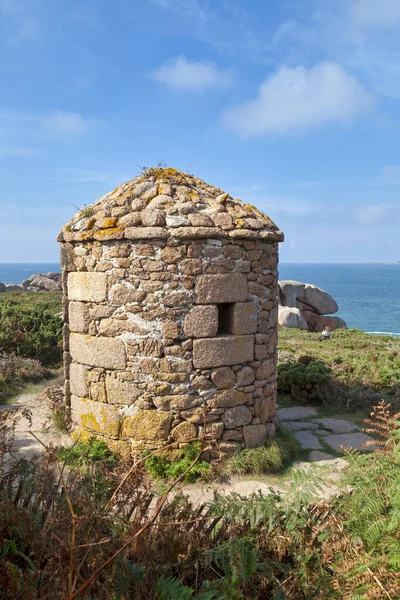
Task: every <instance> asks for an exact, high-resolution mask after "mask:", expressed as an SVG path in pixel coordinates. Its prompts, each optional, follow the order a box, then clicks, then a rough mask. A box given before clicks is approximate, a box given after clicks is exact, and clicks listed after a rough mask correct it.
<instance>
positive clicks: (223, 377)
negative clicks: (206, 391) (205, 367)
mask: <svg viewBox="0 0 400 600" xmlns="http://www.w3.org/2000/svg"><path fill="white" fill-rule="evenodd" d="M211 380H212V382H213V384H214V385H215V386H217V388H219V389H226V388H230V387H232V386H234V385H235V381H236V378H235V373H234V372H233V371H232V369H231V368H230V367H220V368H219V369H214V371H213V372H212V373H211Z"/></svg>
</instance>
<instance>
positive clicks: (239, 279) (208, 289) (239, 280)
mask: <svg viewBox="0 0 400 600" xmlns="http://www.w3.org/2000/svg"><path fill="white" fill-rule="evenodd" d="M247 295H248V291H247V279H246V276H245V275H243V273H226V274H216V275H200V276H199V277H198V279H197V282H196V287H195V301H196V303H197V304H220V303H228V302H245V301H246V300H247Z"/></svg>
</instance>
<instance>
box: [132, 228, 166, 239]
mask: <svg viewBox="0 0 400 600" xmlns="http://www.w3.org/2000/svg"><path fill="white" fill-rule="evenodd" d="M125 237H126V238H127V239H128V240H156V239H158V240H166V239H167V238H168V237H169V233H168V230H167V229H165V228H164V227H127V228H126V229H125Z"/></svg>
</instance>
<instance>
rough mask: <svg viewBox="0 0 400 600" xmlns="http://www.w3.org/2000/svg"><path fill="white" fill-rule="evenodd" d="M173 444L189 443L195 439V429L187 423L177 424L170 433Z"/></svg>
mask: <svg viewBox="0 0 400 600" xmlns="http://www.w3.org/2000/svg"><path fill="white" fill-rule="evenodd" d="M171 435H172V437H173V440H174V441H175V442H189V441H190V440H193V439H194V438H196V437H197V427H196V425H194V424H193V423H189V421H184V422H182V423H179V425H177V426H176V427H174V429H173V430H172V433H171Z"/></svg>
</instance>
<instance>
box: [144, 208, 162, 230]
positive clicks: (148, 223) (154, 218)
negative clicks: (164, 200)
mask: <svg viewBox="0 0 400 600" xmlns="http://www.w3.org/2000/svg"><path fill="white" fill-rule="evenodd" d="M140 217H141V219H142V224H143V225H144V226H145V227H159V226H162V225H165V212H164V211H163V210H159V209H157V208H146V209H145V210H142V212H141V213H140Z"/></svg>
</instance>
